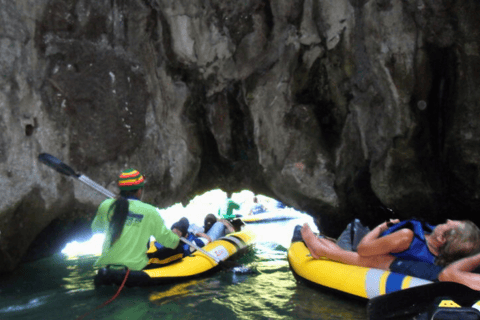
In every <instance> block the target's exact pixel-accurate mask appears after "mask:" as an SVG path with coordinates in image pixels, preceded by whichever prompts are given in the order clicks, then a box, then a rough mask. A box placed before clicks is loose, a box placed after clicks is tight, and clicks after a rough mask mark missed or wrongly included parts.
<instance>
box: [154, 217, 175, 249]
mask: <svg viewBox="0 0 480 320" xmlns="http://www.w3.org/2000/svg"><path fill="white" fill-rule="evenodd" d="M152 217H153V223H152V224H151V225H152V227H153V231H152V235H153V236H154V237H155V240H157V242H159V243H161V244H162V245H163V246H164V247H167V248H170V249H175V248H176V247H177V246H178V244H179V242H180V237H179V236H178V234H176V233H175V232H173V231H172V230H170V229H168V228H167V227H166V226H165V223H164V221H163V219H162V217H161V216H160V214H159V212H158V211H155V214H153V215H152ZM150 221H151V220H150ZM175 230H177V229H175ZM177 232H178V233H180V234H182V233H181V232H180V230H177Z"/></svg>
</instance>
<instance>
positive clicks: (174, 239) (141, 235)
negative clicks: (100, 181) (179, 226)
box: [92, 199, 179, 270]
mask: <svg viewBox="0 0 480 320" xmlns="http://www.w3.org/2000/svg"><path fill="white" fill-rule="evenodd" d="M114 201H115V199H107V200H105V201H103V202H102V203H101V204H100V206H99V207H98V210H97V215H96V216H95V219H94V220H93V222H92V231H93V232H94V233H95V232H103V233H106V237H105V242H104V243H103V248H102V255H101V257H100V258H99V259H98V260H97V262H96V264H95V265H97V266H106V265H108V264H116V265H125V266H127V267H128V268H129V269H130V270H142V269H143V268H144V267H145V266H146V265H147V263H148V258H147V253H146V252H147V243H148V241H149V240H150V236H154V237H155V239H156V240H157V241H158V242H159V243H161V244H162V245H163V246H165V247H167V248H172V249H173V248H176V247H177V245H178V242H179V238H178V236H177V235H176V234H175V233H173V232H172V231H171V230H170V229H168V228H167V227H166V226H165V223H164V222H163V219H162V217H161V216H160V214H159V212H158V211H157V208H155V207H154V206H152V205H149V204H147V203H144V202H141V201H140V200H131V199H130V200H128V202H129V207H128V216H127V219H126V220H125V225H124V227H123V230H122V234H121V235H120V237H119V238H118V240H117V241H116V242H115V243H114V245H113V246H112V247H110V243H111V239H112V237H111V233H110V230H109V223H110V219H111V217H112V215H113V208H112V210H109V209H110V206H111V204H112V203H113V202H114Z"/></svg>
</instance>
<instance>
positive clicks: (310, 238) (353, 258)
mask: <svg viewBox="0 0 480 320" xmlns="http://www.w3.org/2000/svg"><path fill="white" fill-rule="evenodd" d="M302 238H303V241H304V242H305V244H306V245H307V248H308V250H309V251H310V253H311V254H312V257H314V258H315V259H319V258H320V257H326V258H328V259H330V260H334V261H338V262H341V263H345V264H350V265H355V266H361V267H368V268H378V269H383V270H388V268H389V266H390V264H391V263H392V261H393V260H394V259H395V257H393V256H390V255H378V256H372V257H362V256H360V255H359V254H358V253H357V252H354V251H348V250H344V249H342V248H340V247H339V246H338V245H337V244H335V243H333V242H332V241H330V240H327V239H319V238H318V237H317V236H316V235H315V234H314V233H313V232H312V230H311V229H310V227H309V226H308V224H305V225H304V226H303V228H302Z"/></svg>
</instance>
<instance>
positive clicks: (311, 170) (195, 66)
mask: <svg viewBox="0 0 480 320" xmlns="http://www.w3.org/2000/svg"><path fill="white" fill-rule="evenodd" d="M479 9H480V4H479V3H478V1H473V0H467V1H463V2H453V1H448V0H440V1H429V0H407V1H400V0H370V1H352V0H350V1H348V0H339V1H334V2H332V1H325V0H303V1H300V0H298V1H297V0H296V1H286V0H280V1H268V0H249V1H243V2H241V3H239V2H225V1H216V0H215V1H200V2H192V1H187V0H177V1H169V0H168V1H167V0H132V1H122V0H113V1H91V0H68V1H64V0H61V1H60V0H42V1H33V0H19V1H7V0H0V17H1V18H0V110H1V113H0V129H1V134H0V186H1V189H2V190H3V195H2V198H1V200H0V271H8V270H12V269H13V268H15V266H16V265H17V264H18V263H19V262H20V261H21V259H22V257H25V256H29V255H31V253H32V252H41V251H42V250H43V249H42V247H48V246H50V245H40V243H52V242H54V240H55V239H58V238H60V237H59V236H58V234H59V231H58V230H63V231H62V232H64V233H68V231H65V230H72V232H78V228H77V227H75V226H76V225H77V224H79V225H83V224H84V225H88V223H86V222H85V221H88V219H90V218H91V217H92V215H93V214H94V212H95V208H96V206H97V205H98V204H99V203H100V202H101V201H102V199H103V198H102V197H101V196H100V195H98V194H96V193H95V192H92V191H91V190H89V189H88V188H87V187H86V186H84V185H81V184H80V183H78V182H76V181H73V180H72V179H68V178H66V177H64V176H61V175H60V174H58V173H56V172H54V171H53V170H52V169H50V168H48V167H46V166H44V165H42V164H40V163H39V162H38V161H37V156H38V154H39V153H41V152H48V153H51V154H53V155H55V156H56V157H58V158H60V159H61V160H63V161H64V162H66V163H68V164H70V165H71V166H72V167H74V168H75V169H76V170H78V171H80V172H82V173H84V174H86V175H87V176H89V177H91V178H92V179H93V180H95V181H97V182H99V183H100V184H102V185H103V186H105V187H107V188H109V189H110V190H112V191H114V192H115V191H116V189H115V179H116V176H117V174H118V172H119V171H120V170H122V169H124V168H126V167H135V168H138V169H139V170H140V171H141V172H142V173H144V174H145V176H146V177H147V180H148V189H147V199H146V200H147V201H149V202H151V203H154V204H155V205H158V206H161V207H164V206H169V205H171V204H174V203H176V202H180V201H181V202H184V203H187V202H188V201H189V199H192V198H193V197H194V196H195V195H199V194H202V193H203V192H205V191H208V190H210V189H214V188H222V189H224V190H230V191H239V190H242V189H250V190H252V191H254V192H257V193H261V194H265V195H267V196H270V197H274V198H276V199H278V200H280V201H282V202H283V203H285V204H286V205H288V206H292V207H295V208H297V209H299V210H302V211H305V212H307V213H309V214H311V215H313V216H315V217H319V218H320V219H321V223H322V225H321V229H322V231H323V232H324V233H325V234H327V235H330V236H335V235H337V234H338V233H339V232H340V231H341V230H342V229H343V228H344V226H345V225H346V223H347V222H348V221H349V220H350V219H351V218H352V217H354V216H356V217H360V218H362V219H364V220H365V221H367V222H368V223H371V224H374V223H377V222H379V221H381V220H383V219H385V218H389V217H391V215H392V213H391V211H390V210H386V208H391V209H393V210H394V212H395V213H394V215H395V217H397V218H407V217H411V216H420V217H424V218H427V219H429V220H430V221H432V222H433V223H436V222H439V221H441V220H443V219H445V218H446V217H449V218H455V219H462V218H469V219H471V220H473V221H475V222H477V223H480V220H479V219H478V218H477V216H478V215H477V211H478V208H479V197H480V188H479V181H480V180H479V161H480V160H479V159H480V158H479V152H480V151H479V150H480V148H479V138H478V137H480V117H478V114H479V108H480V105H479V102H478V101H480V99H479V98H480V97H479V95H480V91H479V90H477V89H478V87H479V85H480V83H479V82H480V58H479V43H478V39H479V32H480V25H479V23H478V19H477V17H478V14H479V13H480V10H479ZM62 226H63V227H62ZM70 228H71V229H70ZM49 230H57V231H49ZM60 233H61V232H60ZM35 239H37V240H39V239H42V241H35ZM36 244H39V246H37V247H35V245H36ZM28 248H30V249H28Z"/></svg>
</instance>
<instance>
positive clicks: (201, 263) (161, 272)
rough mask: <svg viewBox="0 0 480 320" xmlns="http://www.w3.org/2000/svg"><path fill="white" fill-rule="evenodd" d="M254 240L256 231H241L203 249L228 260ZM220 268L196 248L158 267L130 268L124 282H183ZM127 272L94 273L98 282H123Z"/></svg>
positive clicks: (110, 269) (102, 283) (142, 284)
mask: <svg viewBox="0 0 480 320" xmlns="http://www.w3.org/2000/svg"><path fill="white" fill-rule="evenodd" d="M254 239H255V234H254V233H253V232H251V231H249V230H242V231H239V232H235V233H231V234H228V235H227V236H225V237H223V238H220V239H218V240H215V241H213V242H211V243H209V244H207V245H206V246H205V247H203V248H202V249H204V250H205V251H207V252H208V253H209V254H211V255H213V256H214V257H216V258H217V259H220V260H222V261H225V260H227V259H233V258H235V257H237V256H238V255H240V254H242V253H244V252H245V251H246V250H247V249H248V247H249V246H250V245H251V244H252V243H253V241H254ZM149 250H155V247H154V246H151V247H150V249H149ZM220 264H221V263H220ZM220 268H221V266H220V265H219V264H217V263H216V262H215V260H213V259H212V258H211V257H209V256H207V255H205V254H204V253H202V252H200V251H195V252H194V253H192V254H191V255H190V256H187V257H184V258H182V259H180V260H176V261H174V262H172V263H170V264H168V265H165V266H162V267H159V268H153V269H145V270H141V271H130V274H129V275H128V278H127V281H126V283H125V285H127V286H149V285H160V284H167V283H174V282H181V281H185V280H189V279H192V278H197V277H201V276H206V275H208V274H210V273H212V272H215V271H218V270H219V269H220ZM125 274H126V270H125V269H123V268H122V269H114V268H101V269H99V270H98V272H97V275H96V276H95V285H110V284H116V285H120V284H121V283H122V281H123V280H124V278H125Z"/></svg>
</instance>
